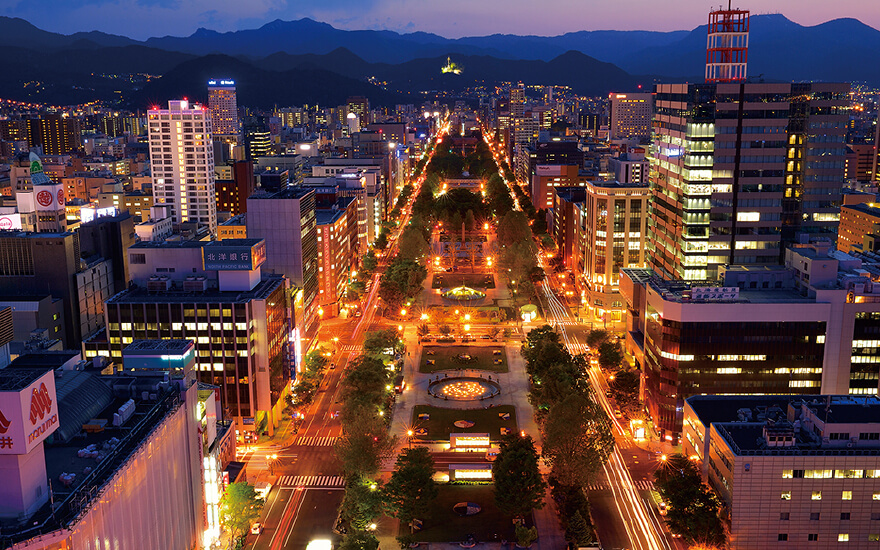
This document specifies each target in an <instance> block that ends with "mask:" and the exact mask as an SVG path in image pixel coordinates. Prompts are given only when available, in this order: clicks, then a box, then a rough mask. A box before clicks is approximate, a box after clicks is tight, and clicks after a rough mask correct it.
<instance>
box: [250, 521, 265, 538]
mask: <svg viewBox="0 0 880 550" xmlns="http://www.w3.org/2000/svg"><path fill="white" fill-rule="evenodd" d="M262 532H263V524H262V523H260V522H259V521H257V522H254V524H253V525H251V534H252V535H259V534H260V533H262Z"/></svg>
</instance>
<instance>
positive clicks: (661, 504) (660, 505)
mask: <svg viewBox="0 0 880 550" xmlns="http://www.w3.org/2000/svg"><path fill="white" fill-rule="evenodd" d="M657 508H658V509H659V510H660V515H661V516H665V515H666V512H667V510H666V503H665V502H658V503H657Z"/></svg>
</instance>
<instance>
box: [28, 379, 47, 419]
mask: <svg viewBox="0 0 880 550" xmlns="http://www.w3.org/2000/svg"><path fill="white" fill-rule="evenodd" d="M51 410H52V398H51V397H49V390H48V389H46V384H40V387H39V389H37V388H34V391H33V393H32V394H31V424H36V423H37V419H38V418H37V417H39V420H42V419H43V417H44V416H46V413H48V412H49V411H51Z"/></svg>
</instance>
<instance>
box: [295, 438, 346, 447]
mask: <svg viewBox="0 0 880 550" xmlns="http://www.w3.org/2000/svg"><path fill="white" fill-rule="evenodd" d="M337 439H339V438H338V437H317V436H310V437H297V438H296V441H294V442H293V444H294V445H302V446H303V447H332V446H333V445H335V444H336V440H337Z"/></svg>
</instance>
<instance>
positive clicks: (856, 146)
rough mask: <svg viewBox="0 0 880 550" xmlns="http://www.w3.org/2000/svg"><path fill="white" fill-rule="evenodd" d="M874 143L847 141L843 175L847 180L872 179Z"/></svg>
mask: <svg viewBox="0 0 880 550" xmlns="http://www.w3.org/2000/svg"><path fill="white" fill-rule="evenodd" d="M876 151H877V145H876V144H874V143H847V145H846V165H845V166H846V168H845V177H846V179H847V180H848V181H860V182H869V181H874V180H875V179H876V178H875V177H874V157H875V156H877V153H876Z"/></svg>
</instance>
